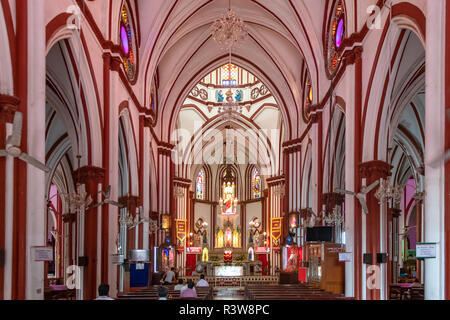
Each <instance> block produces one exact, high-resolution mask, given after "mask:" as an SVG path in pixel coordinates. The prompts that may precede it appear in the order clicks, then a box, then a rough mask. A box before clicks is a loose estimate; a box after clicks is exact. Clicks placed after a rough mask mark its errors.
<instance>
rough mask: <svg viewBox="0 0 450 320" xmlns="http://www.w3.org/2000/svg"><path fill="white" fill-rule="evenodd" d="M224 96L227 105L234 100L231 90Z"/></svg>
mask: <svg viewBox="0 0 450 320" xmlns="http://www.w3.org/2000/svg"><path fill="white" fill-rule="evenodd" d="M226 96H227V102H228V103H233V102H234V100H233V92H231V90H230V91H228V92H227V93H226Z"/></svg>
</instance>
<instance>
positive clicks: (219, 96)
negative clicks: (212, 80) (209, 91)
mask: <svg viewBox="0 0 450 320" xmlns="http://www.w3.org/2000/svg"><path fill="white" fill-rule="evenodd" d="M224 100H225V97H224V95H223V92H222V90H219V91H217V102H224Z"/></svg>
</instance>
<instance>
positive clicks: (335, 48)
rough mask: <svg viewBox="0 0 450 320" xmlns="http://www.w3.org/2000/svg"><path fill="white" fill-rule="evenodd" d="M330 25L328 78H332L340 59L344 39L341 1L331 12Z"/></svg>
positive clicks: (343, 13) (344, 24) (343, 18)
mask: <svg viewBox="0 0 450 320" xmlns="http://www.w3.org/2000/svg"><path fill="white" fill-rule="evenodd" d="M332 14H333V16H332V17H331V23H330V26H329V37H328V57H327V63H328V72H329V75H330V76H334V74H335V73H336V71H337V69H338V67H339V64H340V62H341V58H342V50H340V49H342V48H341V46H342V43H343V41H344V39H345V27H346V21H345V9H344V4H343V2H342V0H339V1H338V2H337V4H336V7H335V9H334V11H333V13H332Z"/></svg>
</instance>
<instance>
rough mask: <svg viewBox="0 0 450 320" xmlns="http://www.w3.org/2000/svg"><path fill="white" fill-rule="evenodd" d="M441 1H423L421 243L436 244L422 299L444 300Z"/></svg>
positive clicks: (427, 267) (443, 111)
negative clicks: (423, 197) (422, 221)
mask: <svg viewBox="0 0 450 320" xmlns="http://www.w3.org/2000/svg"><path fill="white" fill-rule="evenodd" d="M446 5H448V4H446V1H445V0H434V1H427V15H428V16H427V35H426V66H427V68H426V103H425V106H426V112H425V146H426V152H425V163H426V168H425V172H426V176H425V192H426V196H425V214H424V215H425V242H432V243H434V242H435V243H437V255H436V256H437V257H436V259H427V260H426V261H425V299H427V300H442V299H445V292H444V291H445V285H444V277H445V251H444V250H445V248H444V244H445V238H444V235H445V231H444V222H445V220H444V219H445V210H444V199H445V196H446V195H445V194H444V182H445V174H444V161H443V160H442V161H441V163H439V165H438V166H436V167H431V166H430V165H428V164H429V163H430V162H432V161H433V160H434V159H436V158H438V157H439V156H442V155H443V154H444V143H445V141H444V140H445V139H443V137H445V96H444V94H445V89H446V88H445V72H443V67H444V66H445V62H446V61H445V53H446V50H445V28H446V27H445V22H446V21H445V18H446V16H445V12H446V9H445V8H446Z"/></svg>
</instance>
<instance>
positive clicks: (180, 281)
mask: <svg viewBox="0 0 450 320" xmlns="http://www.w3.org/2000/svg"><path fill="white" fill-rule="evenodd" d="M183 289H185V287H184V280H183V279H178V284H177V285H176V286H175V288H174V290H175V291H181V290H183Z"/></svg>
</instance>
